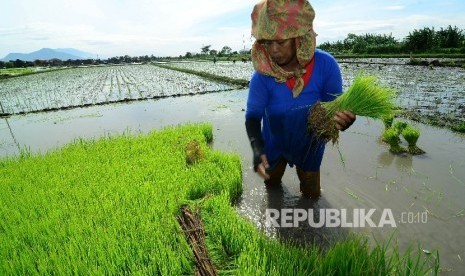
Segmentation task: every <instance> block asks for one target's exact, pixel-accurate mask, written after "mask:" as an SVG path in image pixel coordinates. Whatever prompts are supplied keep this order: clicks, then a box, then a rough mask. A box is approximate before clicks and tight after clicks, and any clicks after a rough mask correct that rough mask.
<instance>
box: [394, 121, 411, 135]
mask: <svg viewBox="0 0 465 276" xmlns="http://www.w3.org/2000/svg"><path fill="white" fill-rule="evenodd" d="M407 126H408V124H407V123H406V122H401V121H397V122H395V123H394V125H393V126H392V128H393V129H395V130H396V131H397V134H398V135H400V134H401V133H402V131H404V129H405V128H406V127H407Z"/></svg>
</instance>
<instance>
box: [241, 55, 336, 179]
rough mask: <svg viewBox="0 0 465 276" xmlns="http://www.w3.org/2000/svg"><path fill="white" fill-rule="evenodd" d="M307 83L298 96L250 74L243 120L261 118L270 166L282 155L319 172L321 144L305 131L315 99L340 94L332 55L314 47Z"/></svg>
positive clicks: (275, 83)
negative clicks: (313, 62)
mask: <svg viewBox="0 0 465 276" xmlns="http://www.w3.org/2000/svg"><path fill="white" fill-rule="evenodd" d="M314 59H315V65H314V68H313V73H312V75H311V77H310V81H309V83H308V84H307V85H306V86H305V87H304V89H303V90H302V92H301V93H300V95H299V96H298V97H297V98H294V97H293V95H292V91H291V89H289V88H288V87H287V85H286V83H278V82H276V80H275V79H274V77H270V76H265V75H263V74H261V73H259V72H257V71H255V72H254V73H253V75H252V79H251V81H250V87H249V94H248V98H247V110H246V113H245V116H246V119H249V118H255V119H259V120H261V121H262V136H263V140H264V142H265V153H266V155H267V158H268V162H269V164H270V167H271V168H273V167H274V165H276V163H277V162H278V161H279V160H280V159H281V158H285V159H286V160H287V161H288V163H289V164H290V165H291V166H293V165H296V166H298V167H299V168H301V169H303V170H305V171H318V170H319V169H320V165H321V160H322V158H323V153H324V144H323V143H321V142H318V141H317V140H315V139H313V135H311V134H310V133H308V130H307V118H308V112H309V109H310V107H311V106H312V105H313V104H315V103H316V102H317V101H321V102H324V101H332V100H333V99H334V98H335V97H336V96H337V95H339V94H341V93H342V77H341V72H340V70H339V66H338V64H337V62H336V60H335V59H334V57H333V56H331V55H330V54H328V53H327V52H325V51H322V50H319V49H317V50H316V51H315V55H314Z"/></svg>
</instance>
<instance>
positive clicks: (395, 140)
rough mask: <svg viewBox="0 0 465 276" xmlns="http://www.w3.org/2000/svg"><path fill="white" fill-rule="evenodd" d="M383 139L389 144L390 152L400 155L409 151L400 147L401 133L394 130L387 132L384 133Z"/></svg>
mask: <svg viewBox="0 0 465 276" xmlns="http://www.w3.org/2000/svg"><path fill="white" fill-rule="evenodd" d="M383 139H384V141H386V142H387V143H388V144H389V146H390V148H389V151H390V152H392V153H395V154H399V153H404V152H406V151H407V150H406V149H405V148H403V147H401V146H400V145H399V133H398V132H397V130H395V129H394V128H390V129H387V130H385V131H384V133H383Z"/></svg>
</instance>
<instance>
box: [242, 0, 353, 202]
mask: <svg viewBox="0 0 465 276" xmlns="http://www.w3.org/2000/svg"><path fill="white" fill-rule="evenodd" d="M314 17H315V13H314V11H313V8H312V6H311V5H310V3H309V2H308V1H307V0H287V1H284V0H262V1H260V2H259V3H258V4H256V5H255V7H254V9H253V12H252V35H253V36H254V37H255V38H256V41H255V42H254V44H253V46H252V63H253V66H254V69H255V72H254V73H253V75H252V78H251V81H250V88H249V94H248V99H247V110H246V114H245V118H246V121H245V126H246V130H247V135H248V137H249V140H250V143H251V146H252V150H253V162H254V170H255V171H256V172H257V173H258V174H259V175H260V176H261V177H263V178H264V180H265V184H266V185H267V186H276V185H280V184H281V178H282V176H283V174H284V171H285V169H286V166H287V164H289V165H290V166H291V167H293V166H294V165H295V166H296V169H297V175H298V178H299V180H300V191H301V192H302V195H303V196H304V197H310V198H315V199H316V198H318V197H319V196H320V194H321V191H320V165H321V160H322V158H323V153H324V148H325V145H324V142H322V141H320V140H317V139H315V137H314V136H313V135H312V133H308V130H307V117H308V112H309V109H310V107H311V106H312V105H313V104H315V103H317V102H318V101H322V102H324V101H332V100H333V99H335V97H336V96H337V95H338V94H341V93H342V77H341V72H340V70H339V66H338V64H337V62H336V61H335V59H334V58H333V57H332V56H331V55H330V54H328V53H326V52H324V51H322V50H319V49H316V48H315V37H316V34H315V32H314V31H313V18H314ZM334 120H335V127H336V128H337V129H338V130H341V131H343V130H345V129H347V128H348V127H350V126H351V125H352V123H353V122H354V121H355V114H353V113H352V112H350V111H342V112H337V113H336V115H335V117H334ZM262 125H263V127H262Z"/></svg>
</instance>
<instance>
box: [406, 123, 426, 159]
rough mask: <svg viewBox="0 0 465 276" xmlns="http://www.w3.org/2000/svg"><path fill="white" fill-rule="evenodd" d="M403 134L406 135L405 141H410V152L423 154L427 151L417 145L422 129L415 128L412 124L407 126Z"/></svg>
mask: <svg viewBox="0 0 465 276" xmlns="http://www.w3.org/2000/svg"><path fill="white" fill-rule="evenodd" d="M402 136H403V137H404V139H405V141H407V143H408V148H407V149H408V152H409V153H410V154H413V155H417V154H423V153H425V152H424V151H423V150H422V149H420V148H419V147H417V141H418V138H419V137H420V130H419V129H418V128H414V127H411V126H407V127H406V128H405V129H404V130H403V131H402Z"/></svg>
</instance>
